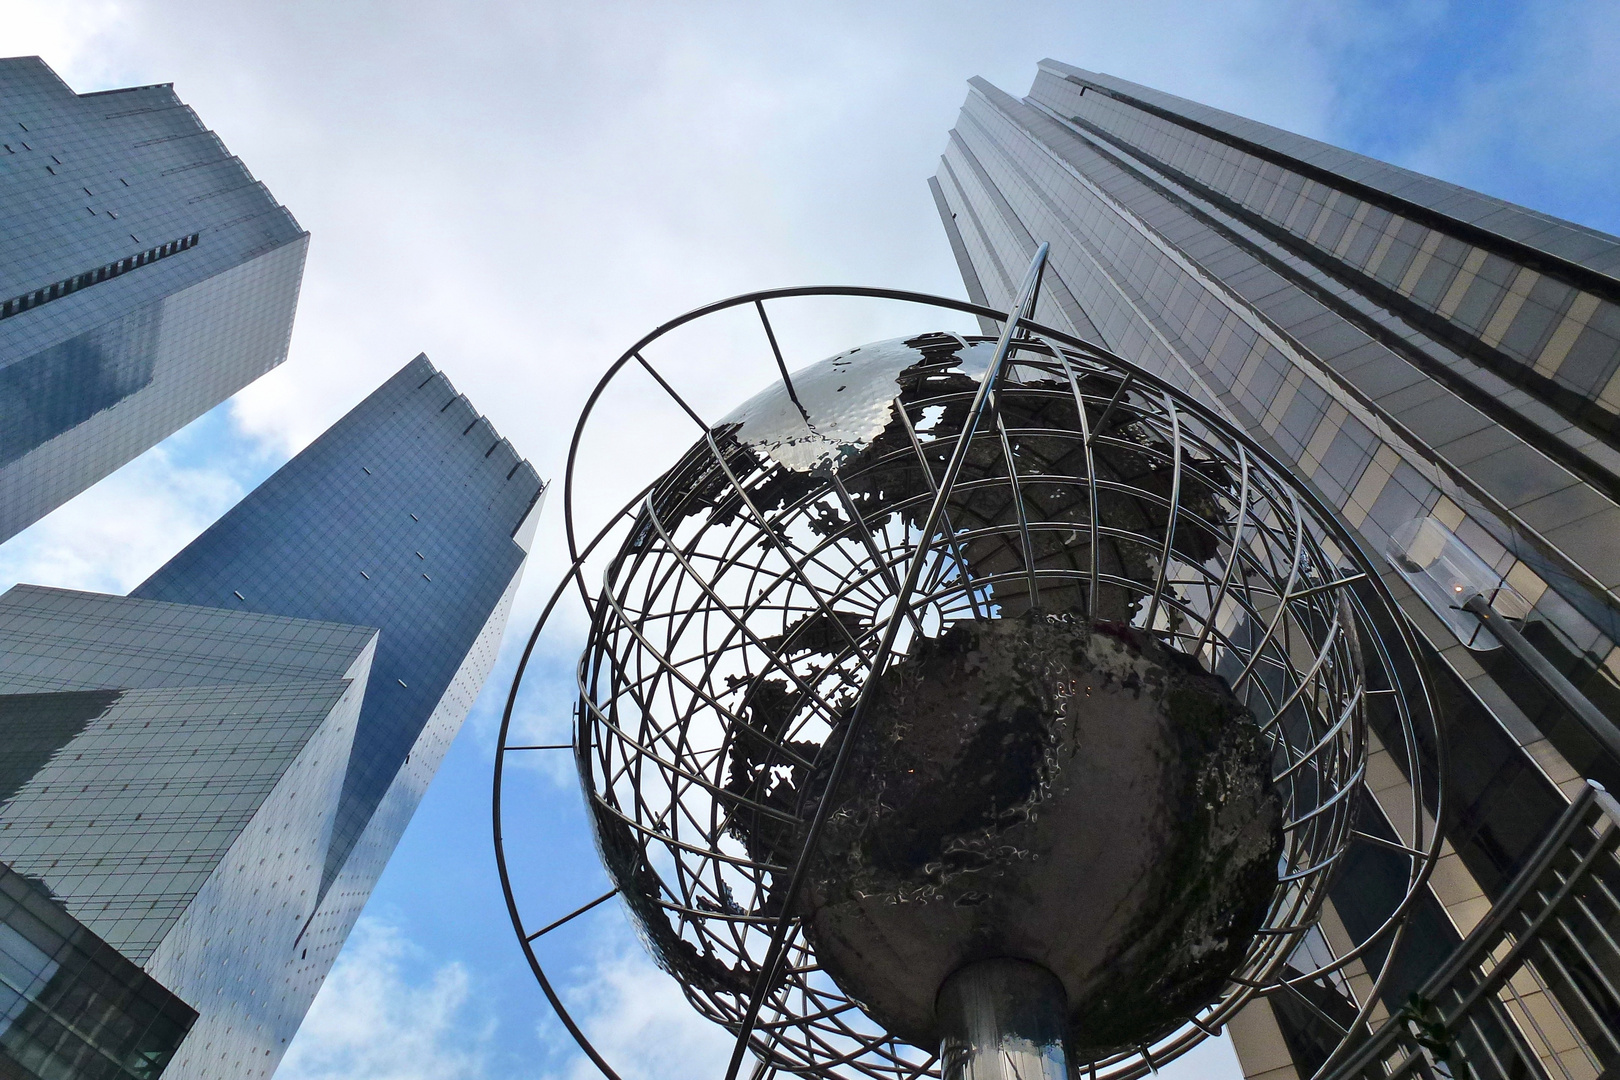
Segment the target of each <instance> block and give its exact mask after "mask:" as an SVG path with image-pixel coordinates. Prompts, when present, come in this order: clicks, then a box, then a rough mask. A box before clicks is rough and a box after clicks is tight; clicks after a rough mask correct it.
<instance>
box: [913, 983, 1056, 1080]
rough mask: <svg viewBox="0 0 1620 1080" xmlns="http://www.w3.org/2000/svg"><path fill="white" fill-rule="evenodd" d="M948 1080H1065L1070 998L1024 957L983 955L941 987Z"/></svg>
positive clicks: (940, 1017) (945, 1075)
mask: <svg viewBox="0 0 1620 1080" xmlns="http://www.w3.org/2000/svg"><path fill="white" fill-rule="evenodd" d="M934 1013H935V1016H936V1017H937V1018H938V1021H939V1027H940V1033H941V1037H940V1048H939V1058H940V1065H941V1073H942V1075H943V1078H944V1080H1068V1076H1069V1067H1068V1055H1067V1054H1066V1053H1065V1051H1064V1033H1065V1030H1066V1029H1067V1027H1068V1016H1067V1014H1068V997H1067V995H1066V994H1065V993H1064V991H1063V984H1062V983H1061V982H1059V981H1058V978H1057V976H1056V975H1053V974H1052V973H1051V972H1050V971H1048V970H1046V969H1045V968H1043V967H1041V966H1040V965H1039V964H1032V963H1030V962H1029V961H1027V960H980V961H978V962H976V963H972V964H969V965H967V966H966V967H964V968H961V969H959V970H958V971H956V972H955V974H953V975H951V976H950V977H949V978H947V979H946V980H945V984H944V985H943V986H941V987H940V990H939V1001H938V1004H937V1005H936V1007H935V1009H934Z"/></svg>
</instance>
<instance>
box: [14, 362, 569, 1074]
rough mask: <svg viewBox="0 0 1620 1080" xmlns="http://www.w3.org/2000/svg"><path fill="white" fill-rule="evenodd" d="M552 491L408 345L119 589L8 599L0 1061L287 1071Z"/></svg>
mask: <svg viewBox="0 0 1620 1080" xmlns="http://www.w3.org/2000/svg"><path fill="white" fill-rule="evenodd" d="M543 493H544V485H543V484H542V483H541V482H540V480H539V478H538V477H537V476H536V474H535V472H534V470H533V469H532V468H531V467H530V466H529V464H528V463H527V462H525V461H523V460H522V459H521V458H519V456H518V455H517V453H516V452H515V451H514V450H513V449H512V446H511V444H510V443H509V442H507V441H506V440H505V439H503V438H501V437H500V436H499V435H498V434H496V433H495V431H494V430H493V429H492V428H491V426H490V424H489V422H488V421H487V420H485V419H484V418H482V417H480V416H479V415H478V414H477V412H476V411H475V410H474V409H473V408H472V406H471V404H470V403H469V402H468V401H467V399H466V397H465V396H463V395H461V394H459V393H457V392H456V390H455V388H454V387H452V386H451V385H450V383H449V381H448V380H447V379H446V378H445V377H444V376H443V375H442V374H440V373H439V372H438V371H436V370H435V369H434V367H433V366H432V365H431V364H430V363H429V362H428V360H427V358H426V357H425V356H418V357H417V358H416V359H415V360H412V361H411V362H410V363H409V364H407V365H406V366H405V367H404V368H403V369H402V370H401V371H399V372H398V373H397V374H396V375H395V376H393V377H392V378H391V379H389V380H388V381H387V382H386V383H384V384H383V385H382V386H381V387H379V388H378V389H377V390H376V391H375V392H374V393H372V394H371V395H370V396H369V397H368V398H366V400H365V401H363V402H361V403H360V404H359V405H358V406H356V408H355V409H354V410H352V411H351V412H350V413H349V414H348V415H347V416H345V417H344V418H343V419H342V420H340V421H338V423H337V424H335V425H333V427H332V428H331V429H329V430H328V431H327V432H326V433H325V434H324V435H322V436H321V437H320V438H319V439H317V440H316V441H315V442H314V443H312V444H311V445H310V446H309V447H308V448H307V449H305V450H304V451H303V452H302V453H300V454H299V455H298V456H297V457H295V458H294V459H293V460H292V461H290V462H288V463H287V465H285V466H284V467H283V468H282V469H280V470H279V471H278V472H277V473H275V475H273V476H272V477H270V479H268V480H267V481H265V482H264V484H262V485H260V487H259V488H257V489H256V490H255V491H254V492H253V493H252V494H250V495H249V496H248V497H247V498H246V499H244V500H243V501H242V502H241V503H240V504H238V505H237V506H236V507H235V508H234V509H232V510H231V511H230V512H229V513H227V514H226V515H225V516H224V517H223V518H221V519H220V520H219V521H218V522H217V523H216V524H215V525H214V526H213V527H212V528H210V529H209V530H208V531H206V532H205V533H203V535H202V536H200V537H199V538H198V539H197V540H196V541H195V542H194V543H192V544H191V545H189V546H188V547H187V548H185V549H184V550H183V551H181V552H180V553H179V554H178V555H176V556H175V557H174V559H172V560H171V561H170V562H169V563H168V564H167V565H166V566H164V567H163V568H161V569H160V570H159V571H158V572H157V573H156V574H154V575H153V576H152V577H151V578H150V579H148V580H147V581H146V582H145V583H143V584H142V585H141V586H140V587H139V588H137V589H136V590H134V592H133V593H131V595H130V596H129V597H108V596H99V595H94V594H86V593H73V592H67V591H64V590H54V589H42V588H37V587H32V586H18V587H17V588H15V589H13V590H12V591H11V592H9V593H7V594H6V595H5V596H4V597H0V721H3V722H4V723H5V725H6V728H7V732H8V736H9V737H8V740H7V743H6V745H5V747H4V748H3V750H0V784H3V785H4V787H5V790H4V791H3V792H0V863H4V864H5V866H6V867H8V868H9V876H6V875H3V874H0V1003H3V1002H5V1001H10V1002H11V1007H10V1009H9V1011H6V1012H4V1013H0V1065H3V1064H5V1063H6V1062H8V1061H10V1062H16V1063H20V1064H21V1065H23V1066H24V1067H25V1068H26V1069H28V1070H31V1071H32V1073H33V1074H35V1075H41V1076H59V1075H60V1076H72V1077H81V1076H82V1077H102V1076H105V1077H109V1078H113V1077H125V1076H133V1077H148V1076H155V1075H157V1073H158V1072H159V1071H162V1074H163V1075H164V1076H166V1077H198V1078H202V1077H209V1078H215V1077H266V1076H269V1075H270V1074H271V1073H273V1072H274V1071H275V1067H276V1065H277V1063H278V1062H279V1061H280V1059H281V1055H282V1054H283V1053H284V1052H285V1050H286V1047H287V1044H288V1042H289V1041H290V1040H291V1038H292V1036H293V1034H294V1033H295V1032H296V1031H297V1028H298V1025H299V1023H300V1022H301V1020H302V1019H303V1016H304V1013H305V1012H306V1010H307V1009H308V1007H309V1004H310V1002H311V1000H313V998H314V996H315V992H316V991H317V990H318V989H319V987H320V984H321V982H322V980H323V979H324V978H325V976H326V973H327V972H328V971H329V970H330V968H331V965H332V963H333V961H334V960H335V959H336V957H337V954H338V951H339V950H340V948H341V947H342V944H343V941H344V939H345V938H346V936H347V935H348V933H349V931H350V929H351V928H352V927H353V925H354V921H355V919H356V918H357V917H358V916H359V913H360V910H361V908H362V906H363V905H364V903H365V901H366V899H367V897H368V896H369V895H370V892H371V889H372V887H373V885H375V883H376V880H377V878H378V876H379V875H380V873H381V871H382V868H383V866H384V864H385V863H386V861H387V859H388V857H389V855H390V854H391V853H392V851H393V849H394V846H395V844H396V843H397V842H398V840H399V837H400V835H401V833H402V832H403V830H404V827H405V825H406V823H407V822H408V821H409V819H410V817H411V815H412V813H413V812H414V811H415V809H416V806H417V804H418V802H419V801H420V799H421V797H422V794H423V792H424V791H425V789H426V786H427V784H428V782H429V781H430V780H431V779H432V777H433V774H434V773H435V771H436V770H437V768H438V766H439V763H440V761H441V760H442V759H443V756H444V754H445V752H446V750H448V748H449V745H450V742H451V740H452V739H453V738H454V736H455V734H456V732H457V730H458V729H459V728H460V726H461V723H462V721H463V720H464V719H465V718H466V715H467V713H468V711H469V709H470V708H471V706H472V703H473V701H474V699H475V698H476V697H477V695H478V692H479V689H480V687H481V686H482V684H483V682H484V680H485V679H486V678H487V676H488V675H489V672H490V670H491V669H492V667H493V666H494V662H495V657H496V652H497V649H498V648H499V644H500V639H501V635H502V632H503V631H504V629H505V624H506V619H507V615H508V612H509V610H510V606H511V602H512V597H513V595H514V593H515V591H516V589H517V585H518V581H519V577H520V573H521V569H522V565H523V561H524V557H525V554H526V551H527V548H528V546H529V543H530V540H531V538H532V536H533V530H534V526H535V521H536V518H537V515H538V511H539V507H540V503H541V496H542V495H543ZM13 879H15V881H13ZM13 901H15V902H14V903H13ZM25 903H26V904H32V905H33V906H34V908H36V909H39V910H44V911H47V912H48V913H49V914H51V916H52V917H53V918H54V919H55V924H56V925H59V927H60V929H59V930H57V931H55V933H56V936H55V937H54V938H53V937H50V936H49V933H48V932H47V930H41V929H39V928H38V927H37V926H36V925H35V923H36V922H37V921H38V920H37V919H34V918H33V917H32V916H30V915H29V914H28V913H27V912H23V913H22V914H15V915H8V914H6V913H7V912H8V911H13V910H16V911H21V910H22V909H21V908H20V907H17V905H20V904H25ZM75 932H77V934H78V936H77V938H74V937H73V934H74V933H75ZM30 935H32V936H31V937H30ZM35 939H38V940H39V941H44V942H45V943H46V944H45V945H40V944H35V945H32V946H30V945H28V944H27V942H28V941H32V940H35ZM70 939H71V940H73V941H77V942H79V945H78V947H79V949H80V951H81V952H94V951H95V950H96V949H100V950H101V951H100V952H99V953H96V955H100V956H107V955H110V956H112V957H114V958H117V959H118V960H119V961H121V963H122V966H117V965H111V966H110V967H109V965H107V964H103V965H101V966H100V967H97V968H95V970H94V971H92V972H91V973H90V974H85V971H86V964H85V963H84V962H81V961H78V960H77V959H76V958H77V956H78V954H77V953H73V952H72V951H71V949H69V948H68V947H67V946H64V945H60V944H54V945H53V944H52V943H54V942H58V941H69V940H70ZM19 942H20V943H19ZM47 945H50V946H51V948H54V949H55V953H53V954H52V958H51V959H50V961H49V962H50V963H51V964H54V965H55V966H54V967H51V966H48V965H47V963H46V961H43V960H41V959H40V957H41V956H42V955H44V954H46V953H47V952H49V951H50V950H49V949H47ZM30 949H32V951H30ZM57 954H60V955H59V956H57ZM75 965H76V966H75ZM109 970H111V971H112V974H110V975H109V974H108V973H107V972H108V971H109ZM52 980H55V981H54V982H53V981H52ZM64 982H65V983H66V984H67V989H66V990H63V989H61V986H62V984H64ZM8 991H9V993H10V997H9V998H6V997H5V996H4V995H5V994H6V993H7V992H8ZM6 1018H10V1019H9V1020H8V1019H6ZM0 1071H3V1069H0Z"/></svg>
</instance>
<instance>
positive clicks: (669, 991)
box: [282, 918, 1243, 1080]
mask: <svg viewBox="0 0 1620 1080" xmlns="http://www.w3.org/2000/svg"><path fill="white" fill-rule="evenodd" d="M607 923H608V920H607V919H605V918H604V919H599V920H596V927H595V928H596V932H597V933H600V934H602V936H603V938H604V940H605V942H606V944H605V945H604V947H603V948H602V949H601V951H600V952H599V953H598V954H597V956H596V957H595V959H594V962H593V963H592V964H590V965H589V966H587V967H582V968H579V969H577V970H576V971H575V972H574V973H573V978H572V979H571V980H570V982H571V984H572V985H571V986H569V987H568V988H567V989H566V990H565V991H564V1000H565V1001H566V1002H567V1004H568V1007H569V1010H570V1012H571V1013H572V1014H573V1016H574V1019H575V1021H576V1022H577V1023H578V1024H579V1025H580V1027H581V1029H582V1030H583V1031H584V1032H585V1034H586V1037H588V1038H589V1039H590V1040H591V1042H592V1043H593V1044H594V1045H595V1047H596V1049H597V1051H598V1052H599V1053H600V1054H601V1055H602V1057H603V1058H604V1059H605V1060H606V1061H607V1063H608V1064H609V1065H610V1066H612V1067H613V1068H614V1069H615V1070H616V1071H617V1072H618V1073H619V1075H620V1076H621V1077H623V1078H624V1080H718V1078H719V1077H723V1076H724V1075H725V1067H726V1064H727V1063H728V1062H729V1061H730V1058H731V1048H732V1037H731V1035H730V1033H729V1032H727V1031H726V1030H725V1029H723V1028H721V1027H720V1026H719V1025H717V1024H713V1023H711V1022H709V1021H708V1020H706V1019H704V1018H703V1017H702V1016H700V1015H699V1014H698V1013H697V1011H696V1010H695V1009H693V1008H692V1006H691V1005H690V1004H689V1003H688V1002H687V1000H686V998H685V996H684V995H682V993H681V991H680V987H679V986H678V985H676V983H675V980H674V979H672V978H671V977H670V976H669V975H667V974H665V973H664V972H663V971H660V970H659V969H658V968H657V967H656V966H655V965H654V964H653V963H652V961H651V960H650V959H648V957H647V955H646V953H645V952H643V951H642V949H641V948H640V946H639V944H638V943H637V942H636V941H634V940H633V939H632V938H631V937H630V935H629V934H628V933H626V932H625V931H623V930H620V931H619V932H617V933H615V932H612V931H607V932H605V933H604V932H603V930H604V927H605V925H606V924H607ZM619 925H620V926H623V924H622V923H621V924H619ZM541 1035H542V1038H543V1039H545V1041H546V1042H547V1043H548V1044H550V1045H552V1046H553V1047H562V1048H563V1049H565V1050H572V1049H573V1047H574V1044H573V1042H572V1040H571V1039H570V1038H569V1036H568V1034H567V1033H566V1032H565V1031H564V1030H563V1028H562V1025H561V1024H560V1023H557V1022H555V1021H550V1022H547V1023H544V1024H543V1025H542V1028H541ZM574 1052H575V1053H576V1054H577V1053H578V1052H577V1051H574ZM751 1067H752V1060H751V1059H750V1060H749V1061H748V1062H747V1063H746V1064H745V1068H744V1072H743V1075H745V1076H746V1075H749V1073H748V1069H749V1068H751ZM1159 1075H1160V1076H1161V1077H1164V1078H1165V1080H1242V1076H1243V1070H1242V1068H1241V1067H1240V1066H1239V1064H1238V1060H1237V1054H1236V1053H1235V1052H1234V1051H1233V1049H1232V1040H1231V1038H1230V1037H1229V1036H1226V1035H1222V1036H1220V1037H1219V1038H1216V1039H1206V1040H1205V1041H1204V1042H1202V1043H1200V1044H1199V1045H1198V1046H1197V1047H1195V1048H1193V1049H1192V1050H1191V1051H1189V1052H1188V1053H1186V1054H1184V1055H1182V1056H1181V1057H1179V1058H1177V1059H1176V1060H1175V1061H1172V1062H1169V1063H1167V1064H1165V1065H1164V1066H1162V1067H1161V1068H1160V1070H1159ZM599 1076H600V1073H598V1072H597V1071H596V1068H595V1066H593V1065H592V1064H591V1063H590V1061H589V1060H588V1059H586V1058H585V1057H584V1055H583V1054H579V1055H578V1058H577V1060H576V1061H575V1062H574V1064H573V1066H572V1067H571V1069H570V1072H569V1080H596V1078H597V1077H599ZM282 1080H286V1078H285V1077H283V1078H282Z"/></svg>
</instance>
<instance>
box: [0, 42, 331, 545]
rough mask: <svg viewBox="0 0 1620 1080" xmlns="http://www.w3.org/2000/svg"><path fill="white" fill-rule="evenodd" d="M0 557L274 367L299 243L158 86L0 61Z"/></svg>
mask: <svg viewBox="0 0 1620 1080" xmlns="http://www.w3.org/2000/svg"><path fill="white" fill-rule="evenodd" d="M0 132H3V134H0V234H3V235H4V236H5V239H6V243H5V245H4V247H3V249H0V541H4V540H6V539H7V538H8V537H10V536H12V535H14V534H16V533H17V532H18V531H20V530H22V529H23V528H26V527H27V526H28V525H30V524H32V523H33V522H34V521H36V520H38V519H39V518H41V517H43V516H44V515H45V514H47V513H49V512H50V511H51V510H53V509H55V508H56V507H57V506H60V505H61V504H62V503H64V502H66V501H67V500H68V499H70V498H72V497H73V496H74V495H77V494H78V493H79V492H81V491H83V490H84V489H85V488H87V487H89V486H90V485H91V484H94V483H95V482H96V481H98V480H100V479H101V478H102V477H104V476H106V475H107V474H109V473H111V472H112V471H113V470H115V469H117V468H118V467H119V466H121V465H123V464H124V463H125V462H127V461H129V460H130V459H132V458H134V457H135V456H136V455H138V454H140V453H141V452H143V451H145V450H146V449H148V448H149V447H151V446H153V445H155V444H156V443H158V442H159V441H161V440H162V439H164V438H165V437H167V436H168V435H170V434H172V433H173V432H175V431H177V430H179V429H180V428H181V427H183V426H185V425H186V424H187V423H189V422H191V421H192V420H194V419H195V418H197V417H198V416H201V415H202V414H203V413H204V412H207V411H208V410H209V409H211V408H213V407H214V406H215V405H217V404H219V403H220V402H221V401H223V400H225V399H226V398H227V397H229V396H230V395H231V394H233V393H235V392H236V391H237V390H239V389H241V388H242V387H243V386H245V385H247V384H248V383H250V382H252V381H253V380H254V379H256V378H258V377H259V376H260V375H263V374H264V373H265V372H267V371H269V370H270V369H271V368H273V367H275V366H276V365H278V364H280V363H281V362H282V361H283V360H285V359H286V356H287V342H288V338H289V335H290V334H291V332H292V321H293V311H294V308H295V307H296V305H297V301H298V288H299V282H300V280H301V278H302V275H303V268H304V254H305V250H306V248H307V247H308V240H309V236H308V234H307V233H305V232H304V231H303V230H302V229H301V228H300V227H299V225H298V223H297V222H296V221H295V220H293V217H292V215H291V214H290V213H288V212H287V210H286V209H285V208H284V207H282V206H280V205H278V204H277V203H276V201H275V199H274V198H273V197H272V196H271V195H270V192H269V191H268V190H266V188H265V186H264V185H263V184H261V183H259V182H258V181H256V180H255V179H254V178H253V176H252V174H251V173H249V172H248V170H247V169H246V167H245V166H244V165H243V164H242V162H241V161H240V160H239V159H237V158H236V157H233V156H232V155H231V153H230V151H229V150H227V149H226V148H225V145H224V144H223V143H222V142H221V141H220V139H219V137H218V136H216V135H215V134H214V133H213V132H212V131H210V130H208V129H207V128H206V127H204V126H203V124H202V122H201V121H200V120H199V119H198V118H197V114H196V113H195V112H193V111H192V110H191V108H190V107H189V106H187V105H186V104H185V103H184V102H182V101H181V100H180V99H179V98H178V97H177V96H176V95H175V93H174V90H173V89H172V87H170V86H169V85H167V84H165V85H159V86H139V87H131V88H129V89H124V90H109V91H104V92H101V93H92V94H76V93H74V92H73V91H72V90H71V89H69V88H68V86H67V84H66V83H64V82H62V80H61V79H59V78H58V77H57V76H56V74H55V73H54V72H52V71H51V69H50V68H49V67H47V66H46V65H45V63H44V62H43V61H41V60H40V59H39V58H38V57H16V58H11V59H0Z"/></svg>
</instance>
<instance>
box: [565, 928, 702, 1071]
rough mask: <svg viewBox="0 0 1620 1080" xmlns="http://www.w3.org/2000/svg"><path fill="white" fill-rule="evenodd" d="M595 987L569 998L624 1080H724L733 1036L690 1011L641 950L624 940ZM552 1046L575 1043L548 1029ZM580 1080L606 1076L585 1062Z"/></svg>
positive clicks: (587, 984)
mask: <svg viewBox="0 0 1620 1080" xmlns="http://www.w3.org/2000/svg"><path fill="white" fill-rule="evenodd" d="M616 946H617V947H616V948H615V949H613V950H612V951H608V952H604V953H603V954H602V955H600V956H599V957H598V958H597V961H596V963H595V964H594V965H592V967H591V968H590V969H589V970H590V975H589V977H588V978H587V979H585V980H583V981H581V982H579V983H577V984H576V985H575V986H573V987H572V988H571V989H570V990H569V991H568V992H567V998H566V1000H567V1002H568V1006H569V1009H570V1011H571V1012H574V1013H575V1015H576V1017H577V1019H578V1022H579V1024H580V1027H581V1029H582V1030H584V1032H585V1034H586V1036H587V1037H588V1038H589V1039H590V1040H591V1042H592V1043H593V1044H594V1045H595V1046H596V1049H597V1051H598V1052H599V1053H600V1054H601V1055H602V1057H603V1058H604V1059H606V1061H607V1062H608V1064H609V1065H611V1066H613V1068H614V1069H615V1070H616V1071H617V1072H618V1073H619V1075H620V1076H621V1077H623V1078H624V1080H716V1078H717V1077H722V1076H724V1075H725V1068H726V1063H727V1062H728V1061H729V1060H730V1058H731V1045H732V1040H731V1036H730V1034H729V1033H728V1032H726V1031H725V1029H723V1028H721V1027H720V1026H718V1025H716V1024H713V1023H710V1022H709V1021H708V1020H705V1019H704V1018H703V1017H701V1016H699V1015H698V1013H697V1012H696V1011H695V1010H694V1009H693V1008H692V1006H691V1005H690V1004H688V1003H687V1001H686V998H685V997H684V996H683V995H682V994H681V990H680V987H679V986H677V985H676V983H675V980H674V979H672V978H670V977H669V976H668V975H666V974H665V973H664V972H662V971H660V970H659V969H658V968H657V967H655V966H654V965H653V963H652V961H651V960H649V959H648V958H647V955H646V953H644V952H642V951H641V948H640V946H639V945H638V944H637V943H636V942H634V941H633V940H630V939H629V938H628V935H621V936H620V937H619V940H618V941H617V942H616ZM545 1034H546V1036H547V1038H548V1041H550V1042H552V1043H554V1044H556V1043H558V1042H560V1041H561V1040H563V1039H567V1038H568V1035H567V1034H566V1033H565V1032H563V1031H562V1029H561V1025H554V1024H548V1025H546V1028H545ZM569 1075H570V1076H571V1077H572V1078H573V1080H591V1078H593V1077H597V1076H599V1075H600V1074H599V1073H598V1072H597V1071H596V1067H595V1066H594V1065H592V1064H591V1063H590V1061H589V1060H587V1059H586V1058H585V1057H584V1056H583V1055H581V1056H580V1057H579V1059H578V1060H577V1061H576V1062H575V1063H574V1065H573V1066H572V1068H571V1070H570V1073H569Z"/></svg>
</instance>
